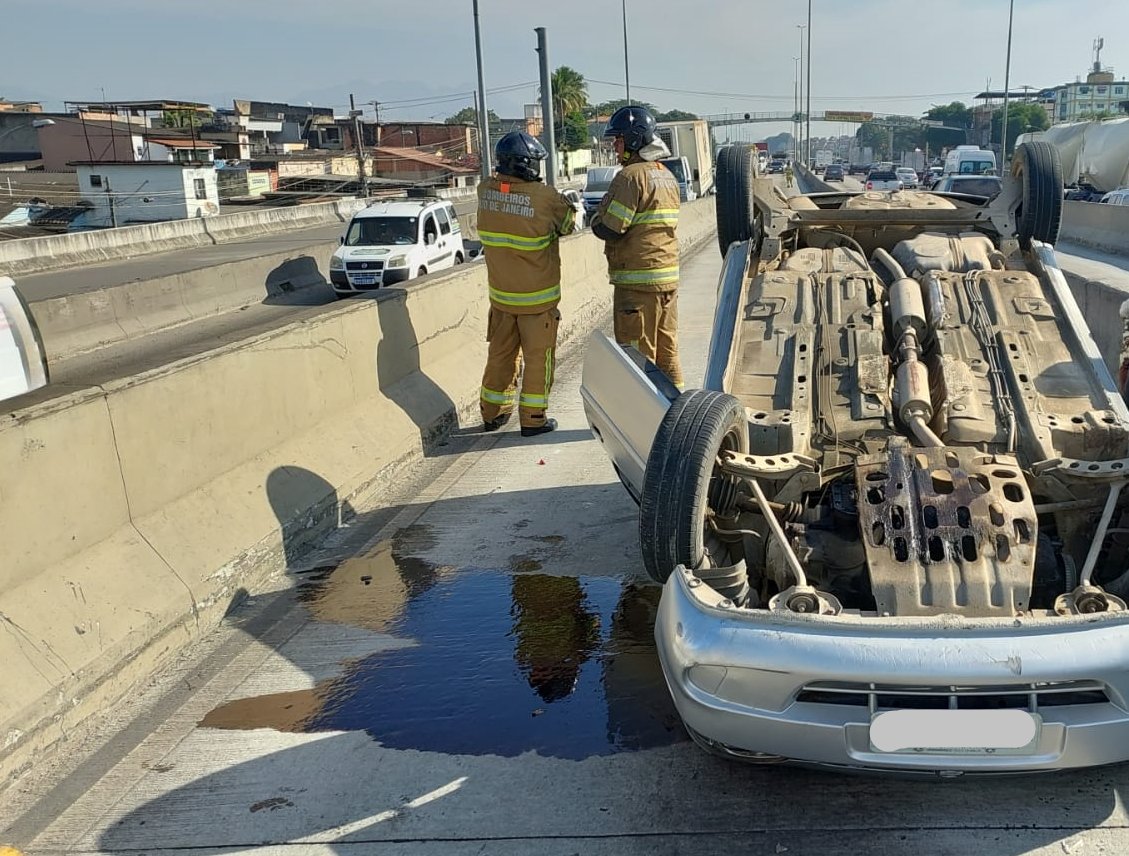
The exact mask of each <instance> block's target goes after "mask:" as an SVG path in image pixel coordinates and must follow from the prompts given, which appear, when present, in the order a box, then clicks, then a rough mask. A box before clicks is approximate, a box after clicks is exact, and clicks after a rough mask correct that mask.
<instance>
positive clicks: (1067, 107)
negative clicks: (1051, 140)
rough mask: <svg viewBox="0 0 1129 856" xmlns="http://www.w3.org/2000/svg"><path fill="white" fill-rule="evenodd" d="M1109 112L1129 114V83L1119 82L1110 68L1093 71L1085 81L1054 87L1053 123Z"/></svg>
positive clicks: (1073, 120)
mask: <svg viewBox="0 0 1129 856" xmlns="http://www.w3.org/2000/svg"><path fill="white" fill-rule="evenodd" d="M1107 113H1110V114H1115V115H1125V114H1129V80H1118V79H1117V78H1116V76H1115V75H1114V73H1113V69H1111V68H1104V69H1100V70H1093V71H1091V72H1090V73H1089V74H1087V75H1086V81H1085V82H1082V81H1081V80H1076V81H1075V82H1074V83H1067V84H1064V85H1063V86H1058V87H1056V88H1055V100H1054V113H1053V115H1052V117H1051V122H1052V124H1055V125H1060V124H1062V123H1064V122H1078V121H1080V120H1084V119H1087V118H1090V117H1091V116H1096V115H1101V114H1107Z"/></svg>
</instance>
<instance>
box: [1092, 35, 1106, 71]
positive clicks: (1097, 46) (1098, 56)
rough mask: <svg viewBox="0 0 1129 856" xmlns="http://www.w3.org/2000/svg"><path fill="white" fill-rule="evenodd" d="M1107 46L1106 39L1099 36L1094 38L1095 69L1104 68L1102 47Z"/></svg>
mask: <svg viewBox="0 0 1129 856" xmlns="http://www.w3.org/2000/svg"><path fill="white" fill-rule="evenodd" d="M1104 47H1105V39H1103V38H1102V37H1101V36H1098V37H1097V38H1096V39H1094V71H1101V70H1102V48H1104Z"/></svg>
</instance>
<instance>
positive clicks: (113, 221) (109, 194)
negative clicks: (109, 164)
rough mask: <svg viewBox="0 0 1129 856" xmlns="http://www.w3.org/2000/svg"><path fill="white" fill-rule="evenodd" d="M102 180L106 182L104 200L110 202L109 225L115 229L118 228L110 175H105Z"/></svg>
mask: <svg viewBox="0 0 1129 856" xmlns="http://www.w3.org/2000/svg"><path fill="white" fill-rule="evenodd" d="M103 181H104V182H105V184H106V201H107V202H109V203H110V227H111V228H114V229H116V228H118V212H117V209H115V208H114V194H113V191H111V190H110V177H109V176H106V177H105V178H104V179H103Z"/></svg>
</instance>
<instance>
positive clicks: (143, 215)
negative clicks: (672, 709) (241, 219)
mask: <svg viewBox="0 0 1129 856" xmlns="http://www.w3.org/2000/svg"><path fill="white" fill-rule="evenodd" d="M92 176H100V177H101V187H97V186H94V184H93V183H92V180H91V177H92ZM197 178H202V179H203V180H204V188H205V196H206V198H205V199H202V200H197V199H196V198H195V187H194V184H193V181H194V179H197ZM78 184H79V191H80V192H81V193H82V195H83V198H84V199H86V200H88V201H90V202H91V203H92V204H93V205H94V208H93V210H92V211H91V212H90V214H89V215H88V216H87V218H86V223H87V224H88V225H90V226H93V227H96V228H98V227H109V226H112V225H114V220H115V218H116V222H117V225H118V226H125V225H130V224H137V223H156V222H160V221H163V220H183V219H185V218H187V217H197V216H202V217H211V216H214V215H215V214H218V213H219V191H218V188H217V186H216V171H215V169H213V168H210V167H209V168H203V167H194V168H181V167H178V166H174V165H171V164H161V163H154V164H138V165H135V166H124V165H115V164H99V165H97V166H80V167H78ZM107 190H108V191H109V192H107ZM111 197H112V199H113V205H114V211H113V215H112V216H111V211H110V200H111ZM197 212H199V213H197Z"/></svg>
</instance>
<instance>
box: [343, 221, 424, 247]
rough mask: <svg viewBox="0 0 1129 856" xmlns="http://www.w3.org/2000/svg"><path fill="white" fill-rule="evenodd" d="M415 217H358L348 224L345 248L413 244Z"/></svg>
mask: <svg viewBox="0 0 1129 856" xmlns="http://www.w3.org/2000/svg"><path fill="white" fill-rule="evenodd" d="M416 225H417V219H416V218H415V217H360V218H357V219H356V220H354V221H353V222H352V223H350V224H349V231H348V233H347V234H346V235H345V246H347V247H373V246H380V245H386V244H414V243H415V242H416Z"/></svg>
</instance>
